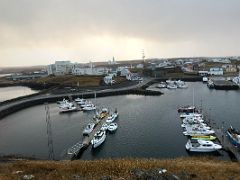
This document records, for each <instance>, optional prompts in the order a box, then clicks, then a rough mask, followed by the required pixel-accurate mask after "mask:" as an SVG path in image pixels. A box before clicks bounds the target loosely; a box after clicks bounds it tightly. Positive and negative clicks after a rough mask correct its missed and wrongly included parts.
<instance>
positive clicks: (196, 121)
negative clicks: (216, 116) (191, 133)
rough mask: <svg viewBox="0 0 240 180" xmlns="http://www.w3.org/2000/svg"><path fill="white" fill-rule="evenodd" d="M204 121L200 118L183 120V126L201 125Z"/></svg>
mask: <svg viewBox="0 0 240 180" xmlns="http://www.w3.org/2000/svg"><path fill="white" fill-rule="evenodd" d="M203 122H204V120H203V119H202V118H184V119H183V124H200V123H203Z"/></svg>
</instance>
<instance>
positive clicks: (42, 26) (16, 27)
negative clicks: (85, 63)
mask: <svg viewBox="0 0 240 180" xmlns="http://www.w3.org/2000/svg"><path fill="white" fill-rule="evenodd" d="M239 5H240V2H239V1H238V0H210V1H209V0H201V1H197V0H181V1H179V0H148V1H146V0H131V1H129V0H118V1H114V0H87V1H83V0H41V1H32V0H21V1H19V0H8V1H5V0H0V49H1V50H0V59H1V63H2V64H0V65H5V64H6V65H7V64H8V62H7V61H8V60H10V59H11V62H12V63H11V65H14V62H16V64H17V62H18V61H19V59H18V58H17V56H13V55H11V53H10V52H12V53H21V52H22V54H25V56H24V57H25V58H26V60H23V61H24V62H26V64H39V63H41V62H42V61H40V59H39V58H38V57H40V56H41V55H40V53H41V51H43V52H42V53H43V54H44V56H43V57H42V58H44V59H45V58H46V60H45V61H44V62H46V63H47V62H50V61H52V59H51V57H52V56H53V54H55V53H59V55H55V56H57V57H59V56H60V57H69V59H71V58H75V57H77V56H78V58H79V59H81V58H82V59H87V58H86V57H87V56H88V57H89V58H90V57H91V56H92V55H93V54H95V57H96V58H99V59H104V58H108V57H111V56H112V55H113V54H115V53H116V54H117V55H118V56H119V58H126V59H128V57H129V58H131V57H134V56H138V55H137V52H136V53H131V50H133V49H134V51H137V50H136V49H138V48H139V51H141V49H142V48H149V47H151V49H149V50H148V52H150V54H149V56H162V55H164V56H168V57H171V56H182V55H184V56H192V55H194V54H199V55H200V54H202V55H217V54H218V52H217V51H218V49H219V50H223V51H219V55H223V54H226V55H232V54H236V55H237V54H239V50H238V49H237V48H236V46H237V42H239V40H240V36H239V35H238V33H239V31H240V22H239V20H238V18H239V17H240V11H239V9H238V7H239ZM99 39H101V42H102V43H103V44H105V45H101V44H99V42H98V43H96V42H95V41H99ZM104 39H105V40H106V39H108V40H109V39H111V41H109V42H104V41H103V40H104ZM133 41H134V43H133ZM136 42H138V43H136ZM124 44H125V45H124ZM134 44H135V48H133V46H134ZM188 45H189V46H190V45H191V47H189V46H188ZM102 46H104V47H105V48H103V47H102ZM130 46H131V48H130ZM140 46H141V47H140ZM206 46H207V47H208V48H206ZM124 47H129V49H126V48H124ZM193 47H194V48H193ZM173 48H174V49H175V51H174V50H173ZM56 49H58V50H56ZM106 49H112V51H113V52H111V51H107V50H106ZM114 49H119V51H120V52H117V50H114ZM120 49H124V50H125V52H127V53H126V54H124V55H123V54H121V53H122V52H121V50H120ZM159 49H161V53H159ZM176 49H177V50H176ZM59 51H60V52H59ZM79 51H81V53H78V52H79ZM51 52H53V53H51ZM89 52H90V53H89ZM166 52H167V53H166ZM183 52H184V53H183ZM6 54H7V55H6ZM139 54H140V53H139ZM24 57H22V58H23V59H24ZM33 57H35V58H34V59H35V60H33V59H32V58H33ZM30 58H31V59H30ZM136 58H138V57H136ZM5 59H8V60H5ZM3 61H6V62H3Z"/></svg>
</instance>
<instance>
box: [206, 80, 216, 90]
mask: <svg viewBox="0 0 240 180" xmlns="http://www.w3.org/2000/svg"><path fill="white" fill-rule="evenodd" d="M207 86H208V87H209V88H210V89H212V88H214V83H213V81H212V80H211V79H209V80H208V82H207Z"/></svg>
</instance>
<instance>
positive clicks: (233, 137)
mask: <svg viewBox="0 0 240 180" xmlns="http://www.w3.org/2000/svg"><path fill="white" fill-rule="evenodd" d="M227 136H228V138H229V139H230V141H231V143H232V144H233V145H234V146H236V147H238V148H240V131H237V130H236V129H234V128H233V127H230V128H228V130H227Z"/></svg>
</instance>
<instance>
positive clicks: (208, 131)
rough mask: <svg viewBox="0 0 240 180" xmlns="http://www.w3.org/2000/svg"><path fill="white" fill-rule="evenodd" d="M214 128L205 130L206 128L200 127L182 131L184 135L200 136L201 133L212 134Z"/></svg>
mask: <svg viewBox="0 0 240 180" xmlns="http://www.w3.org/2000/svg"><path fill="white" fill-rule="evenodd" d="M214 133H215V131H214V130H207V129H202V130H186V131H184V132H183V134H184V135H185V136H202V135H204V136H205V135H211V134H214Z"/></svg>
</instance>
